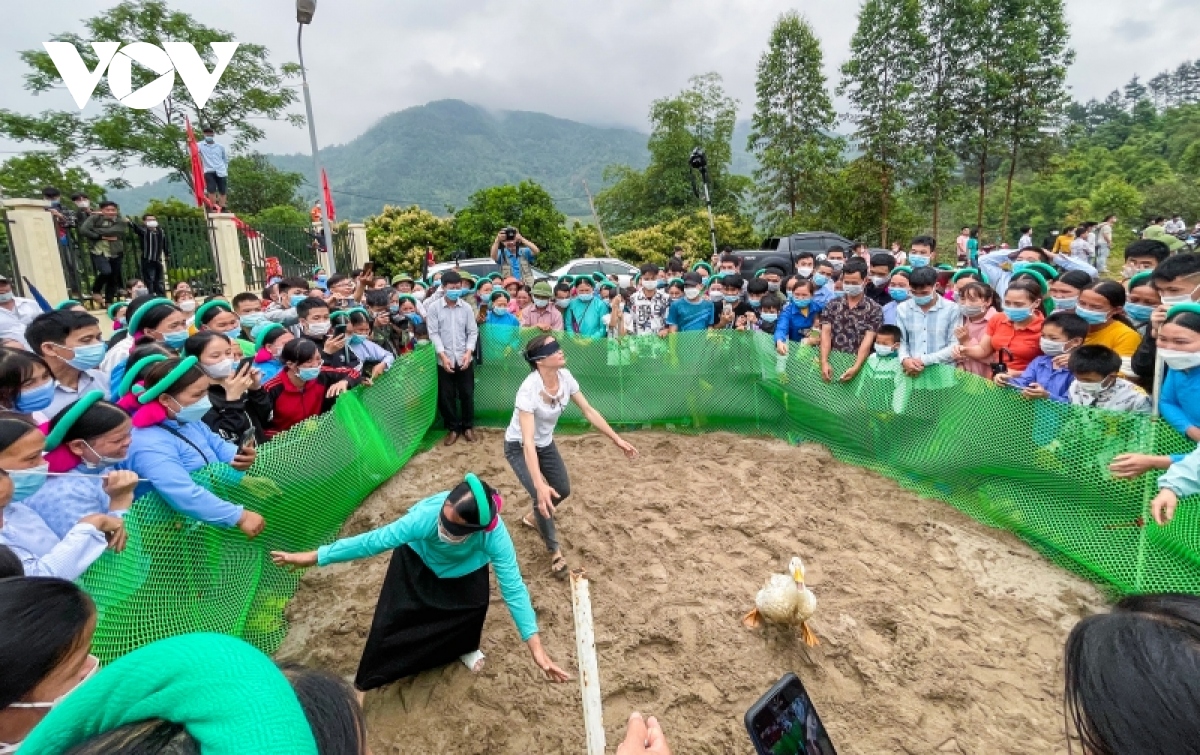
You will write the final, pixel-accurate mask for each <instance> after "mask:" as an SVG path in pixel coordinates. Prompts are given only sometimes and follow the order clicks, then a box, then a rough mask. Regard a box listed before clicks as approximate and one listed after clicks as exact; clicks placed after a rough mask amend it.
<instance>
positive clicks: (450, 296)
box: [446, 288, 464, 301]
mask: <svg viewBox="0 0 1200 755" xmlns="http://www.w3.org/2000/svg"><path fill="white" fill-rule="evenodd" d="M463 293H464V292H463V290H462V289H461V288H448V289H446V300H447V301H458V300H459V299H461V298H462V296H463Z"/></svg>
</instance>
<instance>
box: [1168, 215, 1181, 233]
mask: <svg viewBox="0 0 1200 755" xmlns="http://www.w3.org/2000/svg"><path fill="white" fill-rule="evenodd" d="M1163 230H1164V231H1166V232H1167V233H1170V234H1176V233H1179V232H1180V231H1184V230H1187V223H1184V222H1183V218H1182V217H1181V216H1179V215H1176V216H1175V217H1173V218H1171V219H1170V220H1168V221H1167V222H1166V224H1165V225H1163Z"/></svg>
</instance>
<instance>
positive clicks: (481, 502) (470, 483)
mask: <svg viewBox="0 0 1200 755" xmlns="http://www.w3.org/2000/svg"><path fill="white" fill-rule="evenodd" d="M463 480H464V481H465V482H466V483H467V487H469V488H471V495H473V496H475V505H476V506H477V507H479V525H480V526H481V527H486V526H488V525H489V524H491V523H492V502H491V501H489V500H488V497H487V494H486V493H484V491H483V483H482V482H480V480H479V478H478V477H476V476H475V474H474V473H473V472H467V476H466V477H464V478H463Z"/></svg>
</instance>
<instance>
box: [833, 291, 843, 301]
mask: <svg viewBox="0 0 1200 755" xmlns="http://www.w3.org/2000/svg"><path fill="white" fill-rule="evenodd" d="M833 298H835V299H845V298H846V290H845V289H842V290H841V291H834V292H833Z"/></svg>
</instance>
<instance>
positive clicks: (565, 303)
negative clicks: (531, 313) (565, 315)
mask: <svg viewBox="0 0 1200 755" xmlns="http://www.w3.org/2000/svg"><path fill="white" fill-rule="evenodd" d="M554 306H556V307H558V308H559V309H566V308H567V307H569V306H571V300H570V299H555V300H554Z"/></svg>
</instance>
